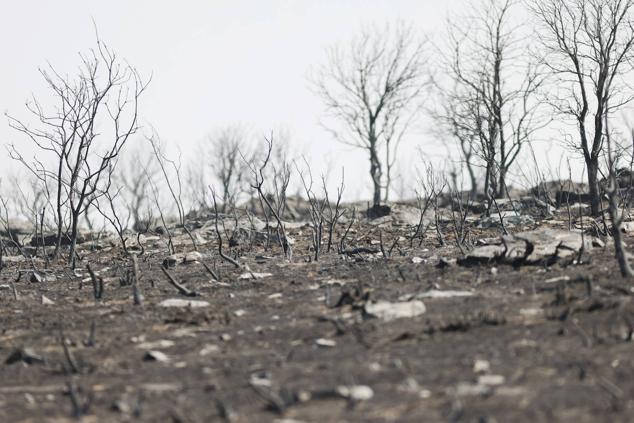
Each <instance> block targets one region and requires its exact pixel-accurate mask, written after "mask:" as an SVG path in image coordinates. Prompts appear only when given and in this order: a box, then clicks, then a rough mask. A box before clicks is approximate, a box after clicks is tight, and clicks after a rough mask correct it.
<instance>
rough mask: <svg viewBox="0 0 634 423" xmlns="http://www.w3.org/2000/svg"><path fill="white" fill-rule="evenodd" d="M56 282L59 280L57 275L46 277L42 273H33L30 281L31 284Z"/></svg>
mask: <svg viewBox="0 0 634 423" xmlns="http://www.w3.org/2000/svg"><path fill="white" fill-rule="evenodd" d="M55 280H57V278H56V277H55V275H46V274H43V273H40V272H32V273H31V277H30V279H29V281H31V283H45V282H55Z"/></svg>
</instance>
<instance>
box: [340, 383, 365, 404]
mask: <svg viewBox="0 0 634 423" xmlns="http://www.w3.org/2000/svg"><path fill="white" fill-rule="evenodd" d="M336 391H337V393H338V394H339V395H341V396H342V397H344V398H346V399H350V400H353V401H367V400H369V399H372V397H373V396H374V391H373V390H372V388H370V387H369V386H366V385H354V386H337V389H336Z"/></svg>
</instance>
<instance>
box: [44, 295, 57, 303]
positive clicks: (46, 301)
mask: <svg viewBox="0 0 634 423" xmlns="http://www.w3.org/2000/svg"><path fill="white" fill-rule="evenodd" d="M42 305H55V301H53V300H51V299H50V298H47V297H45V296H44V295H42Z"/></svg>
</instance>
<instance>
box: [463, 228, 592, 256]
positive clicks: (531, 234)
mask: <svg viewBox="0 0 634 423" xmlns="http://www.w3.org/2000/svg"><path fill="white" fill-rule="evenodd" d="M504 241H505V242H504ZM600 245H601V243H599V242H598V239H596V238H595V237H592V236H589V235H583V234H582V233H581V232H578V231H562V230H556V229H551V228H540V229H536V230H533V231H525V232H519V233H516V234H514V235H509V236H504V237H500V238H499V241H498V242H497V244H493V241H491V240H487V245H482V246H479V247H476V248H474V249H473V250H471V251H470V252H469V254H467V256H466V257H465V258H464V259H461V260H459V264H461V265H470V264H477V263H492V262H502V263H509V264H518V261H517V260H520V261H521V263H519V264H539V263H544V262H548V261H556V260H557V259H560V258H564V257H570V256H572V255H575V254H578V253H579V251H580V250H581V248H582V247H583V248H584V250H585V251H589V250H592V248H593V247H595V246H600ZM529 246H531V247H532V251H531V252H530V254H528V255H527V250H526V249H527V247H529Z"/></svg>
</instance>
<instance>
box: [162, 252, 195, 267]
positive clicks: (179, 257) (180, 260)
mask: <svg viewBox="0 0 634 423" xmlns="http://www.w3.org/2000/svg"><path fill="white" fill-rule="evenodd" d="M203 258H204V255H203V254H202V253H200V252H198V251H191V252H189V253H178V254H172V255H171V256H168V257H166V258H165V259H164V260H163V266H164V267H174V266H176V265H178V264H190V263H196V262H198V261H201V260H202V259H203Z"/></svg>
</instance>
